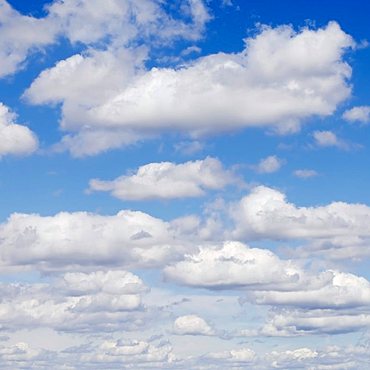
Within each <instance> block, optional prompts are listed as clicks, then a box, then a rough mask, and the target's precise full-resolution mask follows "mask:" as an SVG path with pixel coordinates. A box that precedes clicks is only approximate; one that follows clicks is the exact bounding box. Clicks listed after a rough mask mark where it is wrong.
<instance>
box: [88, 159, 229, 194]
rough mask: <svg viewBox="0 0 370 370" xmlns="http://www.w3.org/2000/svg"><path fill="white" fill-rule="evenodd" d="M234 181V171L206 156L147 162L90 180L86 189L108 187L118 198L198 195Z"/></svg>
mask: <svg viewBox="0 0 370 370" xmlns="http://www.w3.org/2000/svg"><path fill="white" fill-rule="evenodd" d="M235 182H236V177H235V175H234V174H233V173H232V172H231V171H228V170H225V169H224V168H223V166H222V163H221V162H220V161H219V160H217V159H215V158H211V157H207V158H206V159H204V160H197V161H189V162H186V163H181V164H175V163H171V162H161V163H150V164H147V165H144V166H141V167H139V168H138V170H137V171H136V172H135V173H134V174H132V175H124V176H120V177H118V178H117V179H115V180H113V181H102V180H97V179H95V180H91V181H90V188H89V190H93V191H109V192H111V194H112V195H113V196H115V197H116V198H119V199H122V200H146V199H173V198H187V197H199V196H202V195H204V194H205V191H206V190H218V189H222V188H224V187H225V186H226V185H228V184H231V183H235Z"/></svg>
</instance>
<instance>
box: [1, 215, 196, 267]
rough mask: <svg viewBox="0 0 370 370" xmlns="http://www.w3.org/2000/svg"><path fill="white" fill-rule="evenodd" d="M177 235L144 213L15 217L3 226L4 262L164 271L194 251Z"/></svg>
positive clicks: (21, 264) (2, 262)
mask: <svg viewBox="0 0 370 370" xmlns="http://www.w3.org/2000/svg"><path fill="white" fill-rule="evenodd" d="M175 234H176V233H175V231H174V230H173V229H171V226H170V224H168V223H166V222H164V221H162V220H160V219H157V218H154V217H151V216H149V215H148V214H145V213H142V212H133V211H121V212H119V213H117V214H116V215H113V216H101V215H97V214H92V213H86V212H75V213H68V212H64V213H59V214H56V215H55V216H48V217H42V216H39V215H37V214H13V215H11V216H10V217H9V219H8V220H7V221H6V222H5V223H3V224H1V225H0V246H1V252H0V262H1V264H2V265H3V266H4V265H7V266H19V267H21V266H25V267H27V266H33V267H35V266H36V265H37V266H38V268H39V269H46V270H47V269H67V268H69V269H74V268H76V267H78V266H80V267H81V266H82V267H84V266H85V267H88V266H93V265H97V266H107V265H110V266H117V265H119V266H121V267H123V266H125V267H130V268H132V267H148V266H152V267H153V266H160V265H162V264H163V263H165V262H167V261H172V260H173V259H175V260H176V259H178V258H179V256H181V255H182V253H183V252H184V250H185V249H186V248H190V250H192V249H193V247H192V246H191V244H190V245H189V243H190V239H191V238H190V239H188V240H187V241H183V240H177V239H176V235H175Z"/></svg>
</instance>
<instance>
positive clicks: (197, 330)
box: [173, 315, 216, 335]
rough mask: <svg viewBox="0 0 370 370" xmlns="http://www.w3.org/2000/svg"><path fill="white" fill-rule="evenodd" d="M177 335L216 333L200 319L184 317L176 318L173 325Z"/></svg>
mask: <svg viewBox="0 0 370 370" xmlns="http://www.w3.org/2000/svg"><path fill="white" fill-rule="evenodd" d="M173 332H174V333H175V334H177V335H215V334H216V331H215V330H214V329H213V328H212V327H211V326H210V325H209V324H208V323H207V322H206V321H205V320H204V319H202V318H201V317H199V316H197V315H186V316H180V317H178V318H177V319H176V320H175V322H174V324H173Z"/></svg>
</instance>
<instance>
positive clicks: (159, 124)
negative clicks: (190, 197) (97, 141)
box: [26, 12, 353, 155]
mask: <svg viewBox="0 0 370 370" xmlns="http://www.w3.org/2000/svg"><path fill="white" fill-rule="evenodd" d="M200 13H202V12H200ZM246 44H247V46H246V49H245V50H243V51H242V52H241V53H238V54H224V53H219V54H214V55H209V56H206V57H203V58H200V59H198V60H195V61H193V62H191V63H188V64H186V65H184V66H182V67H181V68H176V69H171V68H153V69H151V70H150V71H145V70H143V69H141V68H139V69H138V70H136V71H135V72H134V74H133V75H132V79H131V80H127V81H123V80H122V81H121V82H120V81H119V79H118V80H117V83H118V85H120V86H119V87H118V88H117V89H116V90H115V91H114V95H113V96H111V95H110V93H108V94H106V95H105V96H104V94H105V93H104V91H108V92H109V91H112V90H113V89H112V88H110V87H109V83H108V84H104V83H103V84H102V87H101V91H100V92H99V94H100V98H99V99H98V100H99V101H97V100H96V99H95V98H96V93H95V92H93V91H95V89H91V84H89V83H86V81H85V78H84V74H82V77H81V79H80V78H78V79H75V77H76V72H75V69H73V68H72V69H71V68H70V64H71V63H72V61H76V60H78V61H79V63H80V65H81V68H82V66H83V65H85V64H86V63H87V64H89V65H91V66H92V68H95V69H96V72H97V73H93V71H92V70H91V71H90V73H91V74H92V75H95V74H98V75H99V74H101V75H108V74H109V73H110V72H111V74H112V76H115V69H114V68H113V70H112V71H110V65H107V66H105V65H104V64H99V61H97V62H95V61H94V62H92V61H87V59H89V58H93V59H96V58H97V59H99V56H98V55H92V56H89V55H87V56H85V57H83V60H82V59H81V57H73V59H67V60H66V61H64V62H60V63H59V64H58V65H57V66H55V67H54V68H52V69H50V70H47V71H44V72H43V73H42V74H41V75H40V76H39V77H38V78H37V79H36V80H35V81H34V82H33V84H32V85H31V86H30V88H29V89H28V91H27V92H26V96H27V97H28V99H29V100H30V101H31V102H34V103H37V104H42V103H50V101H53V99H55V98H56V95H58V94H56V93H55V91H58V90H59V88H60V87H62V91H63V96H62V95H59V96H58V97H57V98H58V101H61V102H62V115H63V119H62V123H61V124H62V127H63V128H64V129H65V130H68V131H69V132H70V136H68V137H69V140H72V141H73V139H74V137H75V135H76V136H77V137H81V135H83V136H84V135H87V134H90V135H93V134H92V133H94V132H100V133H107V132H109V131H111V130H113V131H114V132H115V133H116V134H118V135H120V136H122V135H123V136H125V134H126V135H127V133H130V134H132V135H134V134H136V135H138V136H139V137H146V136H147V135H151V134H158V133H164V132H167V131H173V130H176V131H180V132H184V133H188V134H191V135H193V136H199V135H202V134H207V133H215V132H220V131H228V130H233V129H237V128H243V127H247V126H264V127H266V126H268V127H275V128H276V129H278V130H279V131H282V132H286V131H292V130H296V129H298V128H299V125H300V122H301V121H302V120H304V119H305V118H306V117H309V116H312V115H321V116H326V115H330V114H332V113H333V112H334V110H335V109H336V107H337V105H338V104H339V103H340V102H341V101H343V100H344V99H346V98H347V97H348V96H349V94H350V87H349V85H348V84H347V79H348V78H349V77H350V74H351V68H350V67H349V65H348V64H346V63H345V62H344V61H343V59H342V56H343V53H344V52H345V50H346V49H347V48H348V47H351V46H353V41H352V39H351V37H350V36H348V35H347V34H345V33H344V32H343V31H342V30H341V29H340V27H339V26H338V24H336V23H335V22H331V23H329V24H328V26H327V27H325V28H323V29H318V30H310V29H303V30H301V31H300V32H294V31H293V29H292V28H291V27H288V26H282V27H278V28H269V27H265V28H262V29H261V32H260V33H259V34H258V35H257V36H256V37H254V38H249V39H247V40H246ZM107 52H110V53H113V54H114V52H113V51H107ZM113 57H114V58H115V56H114V55H113ZM118 63H119V62H118ZM139 67H140V64H139ZM128 68H129V70H130V67H128ZM59 72H61V73H62V74H63V76H64V78H63V79H61V80H60V82H59V83H57V84H55V83H54V82H55V79H53V76H55V75H58V74H59ZM112 78H113V79H114V77H112ZM112 78H108V79H107V80H108V81H109V80H110V79H112ZM71 80H73V81H74V83H72V85H71V88H70V90H69V88H68V86H69V84H68V81H71ZM76 85H79V90H80V91H81V90H83V91H84V94H80V95H79V96H81V98H77V99H76V94H75V91H76V87H75V86H76ZM50 86H52V87H50ZM113 86H116V82H114V83H113ZM99 89H100V87H99ZM82 96H83V97H82ZM90 96H91V99H90ZM110 141H112V144H111V146H112V147H117V146H118V145H119V144H117V140H115V141H114V140H113V135H112V136H111V137H110V138H108V139H107V142H108V143H107V145H106V146H105V147H104V148H103V149H99V148H87V149H84V150H82V149H81V152H82V154H81V155H83V154H85V155H88V154H94V153H97V152H99V151H100V150H105V149H107V148H109V142H110ZM80 142H82V143H84V141H83V140H81V139H80ZM123 143H125V142H123ZM123 143H122V144H123ZM67 144H68V142H67V143H66V147H68V145H67ZM89 144H92V143H91V142H90V143H89Z"/></svg>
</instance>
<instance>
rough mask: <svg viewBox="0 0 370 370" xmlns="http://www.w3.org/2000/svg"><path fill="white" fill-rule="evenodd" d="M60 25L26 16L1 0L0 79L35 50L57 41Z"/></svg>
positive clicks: (17, 66) (14, 70)
mask: <svg viewBox="0 0 370 370" xmlns="http://www.w3.org/2000/svg"><path fill="white" fill-rule="evenodd" d="M57 30H58V27H57V25H56V24H55V23H54V22H53V21H51V20H50V19H37V18H34V17H31V16H25V15H21V14H20V13H18V12H17V11H16V10H14V9H13V8H12V7H11V6H10V5H9V4H8V3H7V2H6V1H5V0H1V1H0V78H1V77H5V76H7V75H9V74H13V73H15V72H16V71H17V70H18V69H19V68H21V67H22V66H23V64H24V61H25V59H26V58H27V56H28V55H29V54H30V53H31V52H32V51H34V50H37V49H40V48H43V47H45V46H46V45H48V44H51V43H53V42H54V41H55V37H56V33H57Z"/></svg>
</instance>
